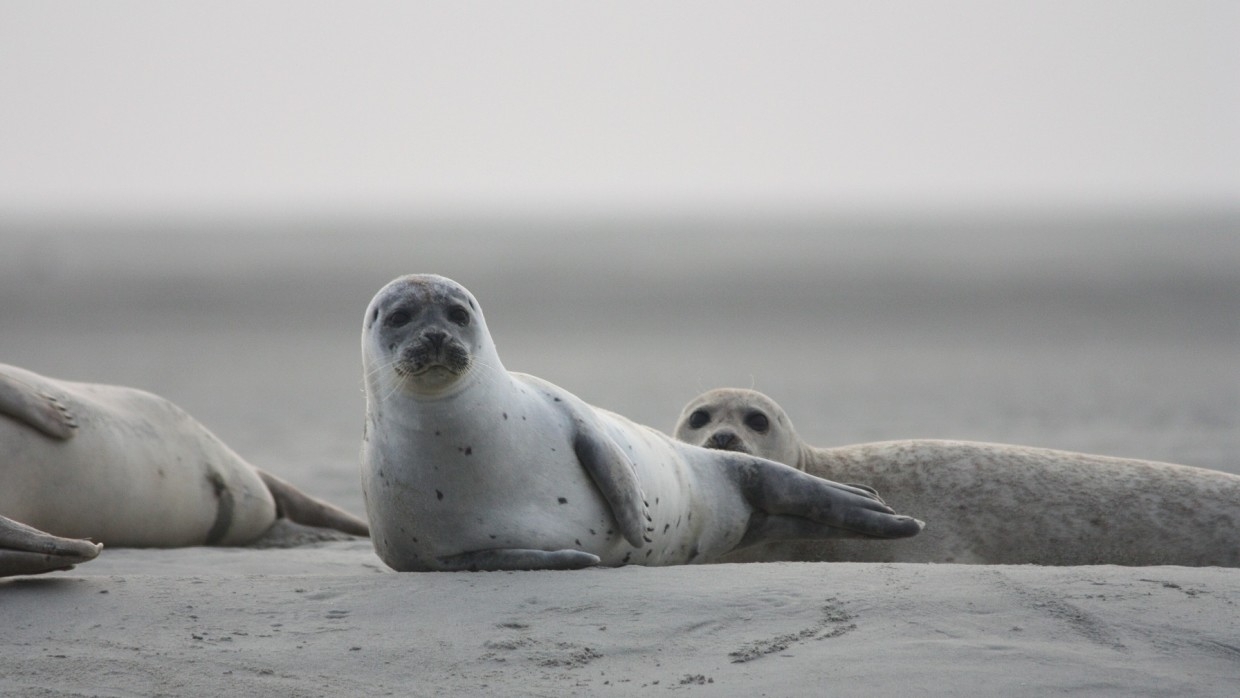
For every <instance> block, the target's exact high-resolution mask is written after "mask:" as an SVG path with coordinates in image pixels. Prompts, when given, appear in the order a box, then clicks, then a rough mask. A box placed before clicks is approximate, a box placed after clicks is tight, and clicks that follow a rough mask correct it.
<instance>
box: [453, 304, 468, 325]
mask: <svg viewBox="0 0 1240 698" xmlns="http://www.w3.org/2000/svg"><path fill="white" fill-rule="evenodd" d="M448 319H449V320H451V321H452V322H455V323H456V324H458V325H460V326H461V327H465V326H466V325H468V324H469V311H468V310H466V309H464V308H462V307H461V306H459V305H458V306H454V307H453V308H452V309H451V310H449V311H448Z"/></svg>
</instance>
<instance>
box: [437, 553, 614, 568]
mask: <svg viewBox="0 0 1240 698" xmlns="http://www.w3.org/2000/svg"><path fill="white" fill-rule="evenodd" d="M439 563H440V564H441V565H443V570H444V571H445V572H488V571H499V570H579V569H582V568H584V567H593V566H595V565H597V564H598V563H599V557H598V556H597V555H591V554H590V553H583V552H581V551H580V550H526V549H522V548H496V549H493V550H476V551H474V552H471V553H461V554H460V555H449V556H447V557H441V558H439Z"/></svg>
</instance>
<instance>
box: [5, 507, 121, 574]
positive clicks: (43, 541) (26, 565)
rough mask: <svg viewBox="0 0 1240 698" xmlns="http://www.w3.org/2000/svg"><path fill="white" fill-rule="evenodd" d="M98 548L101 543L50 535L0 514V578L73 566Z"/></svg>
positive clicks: (99, 548)
mask: <svg viewBox="0 0 1240 698" xmlns="http://www.w3.org/2000/svg"><path fill="white" fill-rule="evenodd" d="M102 549H103V544H102V543H92V542H91V541H88V540H79V539H76V538H61V537H59V536H53V535H52V534H50V533H44V532H43V531H40V530H39V529H37V528H32V527H30V526H27V525H25V524H22V523H18V522H16V521H14V520H12V519H8V518H5V517H3V516H0V577H9V576H13V575H19V574H43V573H44V572H55V571H58V570H68V569H73V566H74V565H77V564H81V563H83V562H89V561H91V560H93V559H95V558H96V557H98V556H99V551H100V550H102Z"/></svg>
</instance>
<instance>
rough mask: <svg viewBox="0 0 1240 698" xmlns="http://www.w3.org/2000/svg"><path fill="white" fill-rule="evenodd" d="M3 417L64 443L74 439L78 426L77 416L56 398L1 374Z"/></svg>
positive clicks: (1, 411) (1, 409) (0, 404)
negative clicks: (75, 417) (5, 416)
mask: <svg viewBox="0 0 1240 698" xmlns="http://www.w3.org/2000/svg"><path fill="white" fill-rule="evenodd" d="M0 414H4V415H8V416H9V417H12V418H13V419H16V420H17V421H19V422H22V423H23V424H27V425H29V426H31V427H33V428H35V429H37V430H38V431H39V432H40V433H42V434H45V435H47V436H50V437H52V438H53V439H59V440H61V441H65V440H67V439H70V438H72V437H73V434H74V430H75V429H77V426H78V425H77V420H75V419H74V418H73V413H72V412H70V411H69V408H68V407H66V406H65V404H64V403H62V402H61V401H60V400H58V399H56V397H54V396H53V395H51V394H50V393H48V392H46V391H44V390H40V389H39V388H37V387H36V386H34V385H31V384H30V383H28V382H27V381H24V380H20V379H18V378H15V377H13V376H10V375H8V374H5V373H0Z"/></svg>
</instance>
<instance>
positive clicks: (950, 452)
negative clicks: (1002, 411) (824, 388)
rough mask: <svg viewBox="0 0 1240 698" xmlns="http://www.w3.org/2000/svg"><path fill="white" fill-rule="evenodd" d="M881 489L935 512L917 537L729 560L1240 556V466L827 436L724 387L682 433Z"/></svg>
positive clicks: (892, 499)
mask: <svg viewBox="0 0 1240 698" xmlns="http://www.w3.org/2000/svg"><path fill="white" fill-rule="evenodd" d="M673 433H674V434H675V436H676V438H678V439H680V440H682V441H685V442H688V443H691V444H697V445H701V446H705V447H706V448H715V449H724V450H728V451H732V452H737V453H749V454H752V455H756V456H762V457H764V458H770V459H772V460H777V461H780V462H782V463H787V464H789V465H793V466H796V467H797V468H798V469H800V470H803V471H805V472H807V473H810V474H812V475H817V476H819V477H824V478H830V479H833V480H840V481H842V482H849V481H852V480H854V479H855V480H860V481H863V482H866V483H868V484H871V485H874V486H875V487H877V488H879V491H881V492H882V493H883V496H884V497H885V498H886V499H887V501H888V502H889V503H890V504H891V505H892V506H893V507H895V508H896V509H897V510H906V511H912V512H916V513H917V515H918V516H920V517H923V518H924V519H925V520H926V521H927V522H928V524H929V526H928V528H927V529H926V530H925V531H924V532H923V533H922V534H921V535H920V536H918V537H917V539H916V540H912V541H894V542H892V543H890V544H884V545H881V546H878V545H867V544H866V543H864V542H861V541H848V540H828V541H815V542H812V543H792V544H782V543H781V544H768V545H764V546H758V547H754V548H750V549H748V550H745V551H741V552H739V553H736V554H734V555H733V556H729V557H728V558H726V559H727V561H734V562H739V561H774V560H802V561H814V560H827V561H848V562H957V563H984V564H1024V563H1028V564H1037V565H1104V564H1113V565H1186V566H1225V567H1237V566H1240V477H1238V476H1236V475H1230V474H1228V473H1224V472H1220V471H1215V470H1207V469H1204V468H1194V467H1190V466H1185V465H1172V464H1169V463H1155V462H1150V461H1142V460H1129V459H1123V458H1110V457H1106V456H1094V455H1086V454H1082V453H1071V452H1067V451H1056V450H1051V449H1045V448H1029V447H1024V446H1010V445H1006V444H993V443H976V442H968V441H936V440H922V439H918V440H907V441H888V442H881V443H868V444H858V445H853V446H842V447H839V448H815V447H813V446H810V445H808V444H806V443H805V442H803V441H802V440H801V438H800V437H799V436H797V432H796V429H795V428H793V426H792V421H791V420H790V419H789V418H788V415H787V414H786V413H785V412H784V410H783V409H782V408H781V407H780V406H779V405H778V404H777V403H776V402H775V401H774V400H772V399H771V398H769V397H767V396H766V395H763V394H762V393H759V392H757V391H753V390H742V389H734V388H724V389H719V390H712V391H710V392H707V393H705V394H703V395H700V396H698V397H696V398H694V399H693V400H691V401H690V402H689V404H688V405H687V406H686V407H685V408H684V410H683V411H682V413H681V415H680V419H679V420H678V421H677V423H676V428H675V430H674V432H673Z"/></svg>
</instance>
